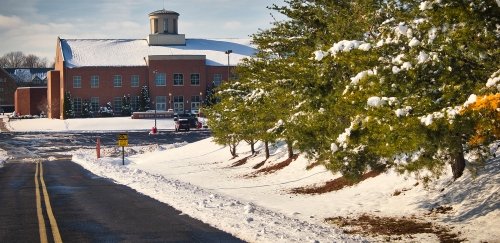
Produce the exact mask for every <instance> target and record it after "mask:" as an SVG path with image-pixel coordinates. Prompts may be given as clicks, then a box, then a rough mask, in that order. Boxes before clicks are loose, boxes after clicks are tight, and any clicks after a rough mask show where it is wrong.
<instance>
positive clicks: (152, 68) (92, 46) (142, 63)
mask: <svg viewBox="0 0 500 243" xmlns="http://www.w3.org/2000/svg"><path fill="white" fill-rule="evenodd" d="M178 17H179V14H178V13H176V12H173V11H168V10H159V11H155V12H152V13H150V14H149V19H150V34H149V36H148V38H147V39H61V38H58V40H57V48H56V62H55V70H54V71H51V72H49V74H48V91H47V94H48V107H49V112H48V115H49V117H50V118H63V114H62V113H63V106H64V94H66V93H69V94H70V95H71V97H72V99H73V110H74V112H75V114H76V115H77V116H78V114H81V112H82V107H83V104H84V103H90V104H91V105H90V106H91V109H92V111H93V112H97V111H98V110H99V107H103V106H105V105H106V104H108V103H110V104H111V106H112V107H113V111H114V112H115V114H120V113H121V107H122V100H123V97H124V96H130V98H131V99H130V103H131V108H132V111H135V110H137V109H138V106H139V96H140V92H141V89H142V88H143V87H146V88H147V89H148V90H149V96H150V99H151V109H157V110H169V109H172V110H173V111H174V112H177V113H185V112H191V111H196V110H199V108H200V106H201V104H202V102H203V100H204V99H205V98H206V94H207V90H209V89H211V88H213V87H214V86H217V85H219V84H220V83H221V82H222V81H223V80H228V74H229V73H230V72H229V71H230V70H232V68H233V67H234V66H235V65H237V64H238V63H239V62H241V60H242V59H243V58H248V57H251V56H253V55H254V54H255V49H254V48H252V47H251V46H250V40H249V39H186V38H185V36H184V35H183V34H179V33H178V19H179V18H178Z"/></svg>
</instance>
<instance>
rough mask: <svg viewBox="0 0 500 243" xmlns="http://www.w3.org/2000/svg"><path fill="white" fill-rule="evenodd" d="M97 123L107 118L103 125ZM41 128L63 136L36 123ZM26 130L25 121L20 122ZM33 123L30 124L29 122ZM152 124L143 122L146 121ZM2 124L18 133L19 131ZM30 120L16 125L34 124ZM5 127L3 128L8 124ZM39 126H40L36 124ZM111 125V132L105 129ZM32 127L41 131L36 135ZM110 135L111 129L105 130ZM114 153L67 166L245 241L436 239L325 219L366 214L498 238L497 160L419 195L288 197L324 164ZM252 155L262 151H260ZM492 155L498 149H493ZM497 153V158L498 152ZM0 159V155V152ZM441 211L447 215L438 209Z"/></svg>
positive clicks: (85, 156) (410, 187)
mask: <svg viewBox="0 0 500 243" xmlns="http://www.w3.org/2000/svg"><path fill="white" fill-rule="evenodd" d="M81 120H83V121H79V120H77V119H75V120H69V121H65V122H64V123H65V124H69V127H70V129H67V130H74V129H75V128H71V127H73V126H75V127H76V124H79V125H78V126H79V128H80V129H81V130H93V127H94V126H98V127H99V130H105V129H104V128H105V127H106V126H107V125H103V126H100V125H98V124H102V120H99V119H81ZM103 120H105V119H103ZM108 120H110V121H112V122H113V121H114V123H118V124H119V125H120V127H121V128H122V129H123V130H129V129H130V130H132V129H137V127H135V125H134V123H135V121H134V120H131V119H129V120H122V118H113V119H109V118H108ZM41 121H43V123H47V125H44V126H46V127H52V128H53V129H54V130H60V131H61V130H64V129H63V128H61V127H59V128H57V126H56V125H53V126H52V125H50V124H49V123H51V122H54V123H59V122H60V121H58V120H49V121H46V120H41ZM23 122H26V123H29V121H23ZM31 122H34V120H31ZM149 122H151V121H149ZM15 123H17V121H16V122H11V124H10V127H12V128H17V129H19V130H21V129H20V126H19V124H15ZM35 124H36V123H31V125H30V124H23V126H25V127H36V126H38V125H36V126H35ZM8 127H9V126H8ZM39 127H40V126H39ZM109 127H116V126H108V128H109ZM38 129H40V128H38ZM113 130H115V129H113ZM117 149H118V148H116V147H105V148H104V151H103V152H102V154H103V155H104V157H103V158H101V159H96V158H95V150H85V149H81V150H78V151H76V152H72V154H73V161H75V162H76V163H79V164H81V165H82V166H83V167H85V168H86V169H88V170H89V171H91V172H93V173H95V174H97V175H99V176H102V177H107V178H111V179H113V180H114V181H116V183H119V184H124V185H127V186H129V187H131V188H133V189H135V190H137V191H138V192H140V193H143V194H145V195H148V196H150V197H152V198H155V199H157V200H159V201H161V202H164V203H167V204H169V205H172V206H173V207H175V208H177V209H178V210H180V211H182V212H183V213H185V214H188V215H190V216H192V217H194V218H198V219H200V220H202V221H204V222H206V223H209V224H211V225H213V226H215V227H217V228H220V229H222V230H224V231H227V232H229V233H231V234H233V235H235V236H237V237H239V238H241V239H243V240H246V241H250V242H315V241H319V242H359V241H365V240H368V241H374V240H375V241H383V240H387V239H389V240H390V241H398V240H402V241H417V242H439V239H438V238H437V236H436V235H434V234H428V233H420V234H416V235H413V236H412V238H408V237H406V236H403V237H402V238H400V237H399V236H392V237H391V238H387V237H385V236H381V237H370V236H366V237H361V236H358V235H352V234H345V233H344V230H343V229H340V228H338V227H337V226H335V225H333V224H328V223H326V222H325V219H326V218H330V217H337V216H340V217H343V218H345V217H349V218H356V217H357V216H360V215H363V214H367V215H372V216H381V217H396V218H402V217H406V218H412V217H414V218H416V219H417V220H425V221H429V222H432V223H435V224H437V225H441V226H446V227H447V228H449V229H450V230H451V232H452V233H453V232H454V233H457V232H460V234H459V239H466V240H467V241H471V242H482V241H487V242H494V241H496V240H498V239H500V229H499V227H498V226H499V225H500V210H499V204H498V202H499V201H500V192H499V188H500V173H499V172H500V160H499V159H498V156H497V159H494V160H491V161H489V162H488V164H487V166H485V167H484V168H481V169H480V170H479V171H478V173H477V175H476V176H473V175H472V174H471V173H470V172H469V171H468V170H466V172H465V173H464V175H463V176H462V177H461V178H459V179H458V180H457V181H454V182H453V181H452V180H451V172H450V171H448V172H447V174H446V175H445V176H443V177H441V178H440V179H439V180H437V181H435V182H432V183H430V184H429V187H428V188H425V187H424V186H423V185H422V183H418V184H417V180H416V179H415V178H414V177H413V176H410V175H398V174H396V173H394V172H392V171H389V172H386V173H383V174H381V175H379V176H376V177H373V178H369V179H366V180H364V181H362V182H361V183H359V184H357V185H354V186H350V187H345V188H343V189H341V190H338V191H333V192H329V193H324V194H320V195H317V194H300V195H298V194H293V193H291V190H292V189H294V188H298V187H304V186H313V185H321V184H323V183H325V182H327V181H331V180H333V179H335V178H338V177H339V176H340V175H338V174H336V175H334V174H332V173H331V172H329V171H327V170H326V169H325V168H324V167H323V166H321V165H319V166H315V167H313V168H312V169H306V167H307V166H308V165H310V164H311V163H312V162H310V161H308V160H307V159H306V158H304V157H303V156H299V157H298V159H297V160H295V161H293V162H292V163H291V164H290V165H288V166H286V167H284V168H283V169H281V170H278V171H276V172H274V173H267V174H265V173H261V174H255V171H257V169H254V168H253V167H254V166H255V165H257V164H259V163H261V162H262V161H264V155H263V153H259V154H258V155H257V156H252V157H248V160H247V161H246V163H242V164H240V165H236V163H237V162H238V161H240V160H241V159H243V158H246V157H247V156H250V152H249V151H250V149H249V147H248V146H247V145H244V144H243V145H240V146H239V147H238V154H239V157H237V158H232V157H231V156H230V153H229V149H228V148H227V147H223V146H220V145H217V144H215V143H214V142H213V141H212V139H211V138H208V139H205V140H202V141H199V142H195V143H191V144H187V143H179V144H174V145H163V146H149V147H128V148H127V151H128V153H129V155H128V156H127V157H126V165H125V166H123V165H122V161H121V156H119V153H117ZM258 149H262V145H261V144H258ZM496 149H497V148H496ZM271 152H272V156H271V158H270V159H269V160H267V161H266V162H265V164H264V166H262V167H261V168H265V167H268V166H271V165H275V164H277V163H280V162H282V161H284V160H285V159H286V156H287V153H286V147H285V146H282V145H280V144H278V145H275V146H274V147H273V148H272V151H271ZM497 152H498V151H497ZM0 157H1V155H0ZM439 208H447V210H446V211H445V212H437V211H436V209H439Z"/></svg>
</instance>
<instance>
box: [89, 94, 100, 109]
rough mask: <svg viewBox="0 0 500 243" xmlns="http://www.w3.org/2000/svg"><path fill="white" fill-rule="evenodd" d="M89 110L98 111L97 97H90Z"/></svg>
mask: <svg viewBox="0 0 500 243" xmlns="http://www.w3.org/2000/svg"><path fill="white" fill-rule="evenodd" d="M90 110H91V111H92V112H97V111H99V97H90Z"/></svg>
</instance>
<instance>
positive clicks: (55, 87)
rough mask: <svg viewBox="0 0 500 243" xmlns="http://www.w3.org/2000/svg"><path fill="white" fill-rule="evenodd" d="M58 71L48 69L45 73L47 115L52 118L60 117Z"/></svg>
mask: <svg viewBox="0 0 500 243" xmlns="http://www.w3.org/2000/svg"><path fill="white" fill-rule="evenodd" d="M60 75H61V74H60V72H59V71H50V72H49V73H48V75H47V102H48V104H47V107H48V112H47V116H48V117H49V118H52V119H54V118H55V119H58V118H59V117H60V99H61V94H60V92H61V90H60V89H61V88H60V82H61V81H60Z"/></svg>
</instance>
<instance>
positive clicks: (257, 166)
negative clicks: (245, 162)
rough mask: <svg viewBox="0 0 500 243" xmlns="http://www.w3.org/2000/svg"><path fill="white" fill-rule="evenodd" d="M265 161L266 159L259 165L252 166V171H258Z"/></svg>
mask: <svg viewBox="0 0 500 243" xmlns="http://www.w3.org/2000/svg"><path fill="white" fill-rule="evenodd" d="M266 161H267V159H266V160H264V161H262V162H260V163H258V164H256V165H254V166H253V167H252V169H254V170H256V169H258V168H260V167H262V166H264V164H265V163H266Z"/></svg>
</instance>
